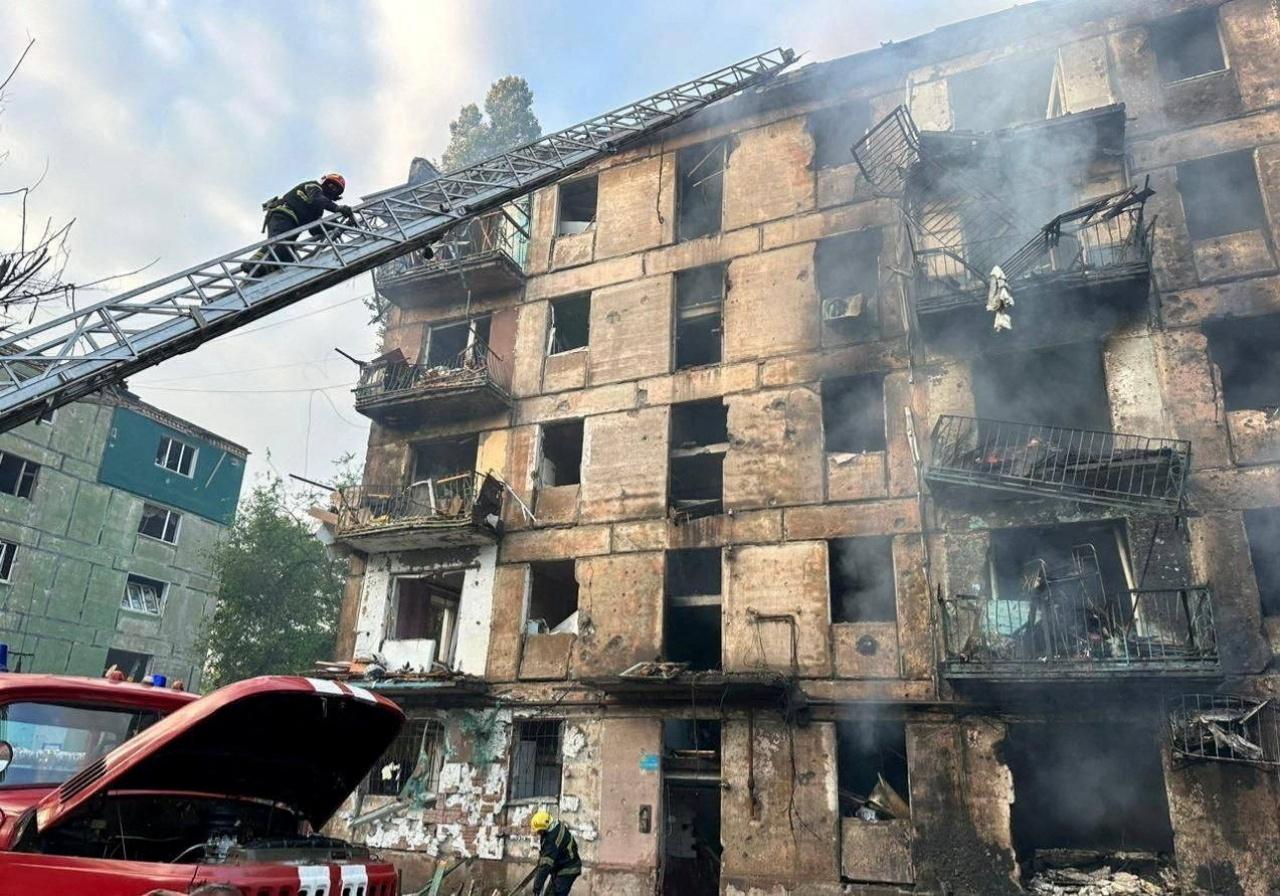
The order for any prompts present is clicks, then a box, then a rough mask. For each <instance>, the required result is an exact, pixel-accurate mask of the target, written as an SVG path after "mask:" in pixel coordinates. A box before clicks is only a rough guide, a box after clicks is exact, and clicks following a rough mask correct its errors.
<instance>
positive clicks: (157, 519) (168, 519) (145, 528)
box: [138, 504, 182, 544]
mask: <svg viewBox="0 0 1280 896" xmlns="http://www.w3.org/2000/svg"><path fill="white" fill-rule="evenodd" d="M181 523H182V514H180V513H178V512H177V511H176V510H170V509H169V508H168V507H158V506H156V505H155V504H143V505H142V519H141V520H140V521H139V522H138V534H139V535H145V536H147V537H148V538H155V539H157V540H159V541H166V542H168V543H169V544H177V543H178V526H179V525H180V524H181Z"/></svg>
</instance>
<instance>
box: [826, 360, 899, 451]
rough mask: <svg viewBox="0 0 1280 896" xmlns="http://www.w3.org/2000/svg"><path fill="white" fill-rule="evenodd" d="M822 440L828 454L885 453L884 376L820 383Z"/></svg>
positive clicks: (877, 375) (841, 379)
mask: <svg viewBox="0 0 1280 896" xmlns="http://www.w3.org/2000/svg"><path fill="white" fill-rule="evenodd" d="M822 438H823V444H824V446H825V447H826V450H827V451H828V452H832V453H835V452H840V453H846V452H847V453H850V454H858V453H861V452H864V451H884V450H885V435H884V376H883V375H881V374H870V375H866V376H848V377H841V378H839V379H833V380H823V381H822Z"/></svg>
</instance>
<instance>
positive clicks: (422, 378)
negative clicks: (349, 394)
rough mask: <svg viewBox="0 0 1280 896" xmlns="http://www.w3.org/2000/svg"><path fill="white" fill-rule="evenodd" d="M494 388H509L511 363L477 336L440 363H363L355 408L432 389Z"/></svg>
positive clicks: (451, 390)
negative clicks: (472, 341) (473, 340)
mask: <svg viewBox="0 0 1280 896" xmlns="http://www.w3.org/2000/svg"><path fill="white" fill-rule="evenodd" d="M485 386H493V387H496V388H497V389H498V390H499V391H500V392H501V393H502V394H503V395H504V396H505V395H508V394H509V392H510V388H511V364H510V362H509V361H506V360H504V359H503V358H502V357H501V356H499V355H498V354H497V353H496V352H494V351H493V349H491V348H489V346H488V345H487V344H485V342H484V341H483V340H480V339H477V340H476V341H475V342H474V343H472V344H471V345H469V346H467V347H466V348H464V349H463V350H462V351H460V352H459V353H458V354H457V355H455V356H454V357H453V358H450V359H449V360H448V361H447V362H445V363H443V364H409V363H406V362H404V361H389V362H381V363H376V364H366V365H364V367H362V368H361V370H360V379H359V381H358V382H357V383H356V388H355V395H356V410H363V409H364V408H366V407H368V406H370V405H373V404H377V403H381V402H388V401H396V400H399V399H403V398H412V397H425V396H428V395H430V394H431V393H433V392H456V391H458V390H461V389H468V388H483V387H485Z"/></svg>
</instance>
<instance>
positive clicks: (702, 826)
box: [659, 719, 724, 896]
mask: <svg viewBox="0 0 1280 896" xmlns="http://www.w3.org/2000/svg"><path fill="white" fill-rule="evenodd" d="M662 800H663V826H662V865H661V868H660V869H659V880H660V886H659V892H660V893H661V894H662V896H717V894H719V892H720V863H721V857H722V855H723V853H724V848H723V846H722V845H721V843H720V723H719V722H718V721H713V720H706V719H666V720H664V721H663V723H662Z"/></svg>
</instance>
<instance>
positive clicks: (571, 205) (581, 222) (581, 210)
mask: <svg viewBox="0 0 1280 896" xmlns="http://www.w3.org/2000/svg"><path fill="white" fill-rule="evenodd" d="M599 184H600V179H599V177H598V176H596V175H594V174H593V175H591V176H590V177H583V178H579V179H578V180H571V181H569V182H568V183H564V184H561V185H560V213H559V215H558V217H557V219H556V236H570V235H572V234H575V233H583V232H584V231H586V230H589V229H590V228H591V225H592V224H594V223H595V220H596V197H597V193H598V190H599Z"/></svg>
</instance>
